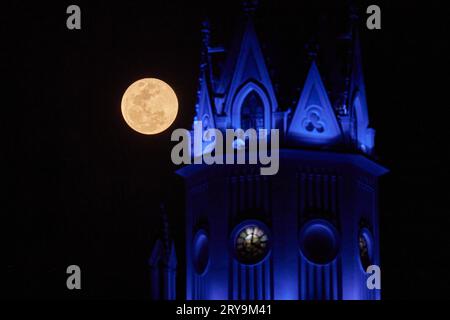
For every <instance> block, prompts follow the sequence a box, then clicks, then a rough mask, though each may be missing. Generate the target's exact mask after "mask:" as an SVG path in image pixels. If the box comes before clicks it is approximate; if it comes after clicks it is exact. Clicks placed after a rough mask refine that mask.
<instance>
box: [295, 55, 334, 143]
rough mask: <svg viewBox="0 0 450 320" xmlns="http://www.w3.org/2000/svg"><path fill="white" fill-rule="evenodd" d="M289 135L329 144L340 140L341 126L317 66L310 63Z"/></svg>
mask: <svg viewBox="0 0 450 320" xmlns="http://www.w3.org/2000/svg"><path fill="white" fill-rule="evenodd" d="M288 139H289V140H290V141H291V142H293V143H298V144H305V145H324V146H330V145H332V144H335V143H337V142H339V140H340V139H341V130H340V127H339V124H338V122H337V119H336V115H335V114H334V111H333V108H332V106H331V103H330V100H329V99H328V95H327V92H326V90H325V87H324V85H323V82H322V79H321V77H320V74H319V70H318V69H317V66H316V64H315V62H313V63H312V65H311V67H310V69H309V72H308V76H307V78H306V82H305V85H304V87H303V91H302V94H301V96H300V100H299V102H298V104H297V108H296V110H295V113H294V116H293V117H292V121H291V124H290V126H289V129H288Z"/></svg>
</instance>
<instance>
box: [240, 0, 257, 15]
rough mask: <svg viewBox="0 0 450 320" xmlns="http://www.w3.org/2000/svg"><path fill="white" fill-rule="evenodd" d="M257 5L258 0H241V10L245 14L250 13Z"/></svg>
mask: <svg viewBox="0 0 450 320" xmlns="http://www.w3.org/2000/svg"><path fill="white" fill-rule="evenodd" d="M257 7H258V0H243V1H242V10H243V11H244V13H245V14H246V15H252V14H253V13H254V12H255V11H256V8H257Z"/></svg>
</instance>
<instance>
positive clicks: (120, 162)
mask: <svg viewBox="0 0 450 320" xmlns="http://www.w3.org/2000/svg"><path fill="white" fill-rule="evenodd" d="M212 2H213V3H212ZM261 2H262V4H261V5H260V9H259V10H258V12H257V20H256V27H257V31H258V32H260V33H261V35H262V37H261V38H262V39H263V41H262V42H263V44H264V43H265V41H266V42H267V43H266V45H267V48H266V47H265V50H266V51H268V52H273V53H274V57H275V58H277V57H278V58H279V57H284V56H286V57H289V58H291V57H294V58H295V56H296V53H297V52H300V51H301V50H302V49H303V42H302V41H300V40H299V38H301V37H299V36H298V35H301V34H302V32H304V30H305V28H306V29H307V28H308V27H307V26H310V23H311V21H312V20H313V19H314V15H313V14H311V12H315V11H314V10H318V9H319V8H322V9H323V10H325V11H327V10H328V11H330V10H332V9H330V8H332V7H330V3H331V2H325V1H295V2H293V1H285V2H283V3H280V1H268V0H266V1H261ZM394 2H395V3H394ZM76 3H77V4H78V5H80V7H81V10H82V30H81V31H69V30H67V29H66V27H65V20H66V17H67V15H66V14H65V10H66V7H67V6H68V5H69V4H72V2H70V3H69V2H67V1H63V2H61V3H59V4H49V3H43V2H38V3H33V4H27V3H24V2H21V3H16V4H12V3H9V4H5V5H4V8H3V9H2V12H1V13H0V17H1V20H0V21H1V25H2V28H1V31H0V32H1V33H2V34H1V37H0V41H1V47H2V49H1V51H2V52H1V53H0V58H1V60H0V61H1V64H2V65H1V70H0V71H1V77H2V87H3V88H4V89H3V90H2V92H3V103H2V106H3V108H2V110H3V111H2V112H3V115H2V117H1V119H0V121H1V128H2V131H4V133H3V139H2V140H3V147H2V151H1V159H2V162H4V163H6V164H5V165H3V166H2V168H3V169H4V171H5V172H4V174H2V177H4V178H3V179H2V181H3V186H4V188H3V190H5V191H6V193H5V191H4V192H3V195H4V197H5V199H4V201H2V209H1V213H2V214H3V215H4V216H6V217H7V219H6V223H2V226H3V228H2V229H5V231H6V232H4V234H5V235H6V240H5V241H4V243H5V244H6V247H7V255H6V256H7V259H5V261H3V262H2V268H5V270H6V271H5V272H4V275H6V278H7V279H8V281H7V285H8V290H4V293H5V292H8V294H9V296H10V297H11V296H12V297H40V298H47V297H49V298H50V297H53V298H55V297H65V298H71V297H87V298H103V297H119V298H120V297H127V298H136V297H148V292H149V279H148V268H147V262H146V260H147V259H148V256H149V254H150V250H151V245H152V242H153V240H154V237H155V236H156V234H157V221H158V206H159V202H160V201H161V199H165V200H166V201H167V202H168V203H169V204H170V210H171V223H172V226H173V232H174V234H175V236H176V237H182V234H181V233H180V230H181V229H182V226H183V219H182V218H181V217H180V215H179V214H176V212H178V211H179V210H180V208H181V207H182V202H183V194H182V192H181V191H182V189H181V186H180V184H179V183H178V182H179V181H177V180H176V179H174V177H173V170H174V168H175V166H173V165H172V164H171V162H170V150H171V147H172V146H173V144H172V143H171V142H170V133H171V130H168V131H167V132H165V133H163V134H161V135H157V136H151V137H148V136H144V135H140V134H138V133H135V132H134V131H132V130H130V129H129V128H128V127H127V126H126V124H125V123H124V121H123V119H122V117H121V113H120V99H121V97H122V94H123V92H124V90H125V89H126V88H127V86H128V85H129V84H130V83H131V82H133V81H135V80H137V79H139V78H144V77H156V78H160V79H163V80H164V81H166V82H168V83H169V84H171V86H172V87H173V88H174V90H175V92H177V95H178V99H179V103H180V110H179V116H178V117H177V120H176V122H175V124H174V125H173V128H178V127H190V125H191V121H192V118H193V113H194V103H195V95H196V90H197V76H198V62H199V58H200V55H199V51H200V24H201V21H202V19H203V17H204V16H205V14H207V15H208V16H209V17H210V19H211V22H212V25H213V34H212V37H213V41H214V42H222V41H223V42H225V43H226V42H227V41H229V40H230V38H231V36H232V34H233V32H232V31H233V29H234V25H235V24H234V22H235V19H236V17H237V16H238V14H239V6H238V5H236V4H234V3H231V2H230V3H229V1H223V2H221V3H222V5H220V3H219V1H210V2H209V4H208V5H205V4H204V3H202V2H199V1H170V2H168V1H164V2H163V1H157V2H156V1H139V2H131V1H126V2H125V1H119V2H115V3H111V1H103V2H96V3H95V4H94V3H93V2H92V1H89V2H88V1H76ZM308 3H315V5H314V6H313V5H312V4H308ZM367 3H368V2H367ZM373 3H376V4H379V5H380V6H381V8H382V17H383V18H382V19H383V20H382V30H378V31H368V30H363V31H362V35H361V36H362V44H363V60H364V68H365V79H366V87H367V95H368V103H369V109H370V114H371V120H372V126H373V127H374V128H375V129H376V130H377V137H376V139H377V140H376V145H377V154H378V155H379V161H380V162H381V163H382V164H384V165H385V166H387V167H388V168H389V169H390V170H391V173H390V174H389V175H388V176H387V177H385V178H383V181H382V185H381V188H382V191H381V194H380V201H381V208H380V209H381V237H382V240H381V241H382V245H381V255H382V272H383V278H382V279H383V280H382V281H383V297H384V298H386V299H399V298H401V299H404V298H442V297H447V298H449V297H450V296H449V292H450V290H448V289H450V276H448V270H450V250H449V249H450V240H449V239H450V238H449V227H450V216H449V215H448V213H449V210H448V207H447V205H448V204H447V203H448V201H447V198H448V196H449V192H448V189H449V188H448V179H449V172H448V163H449V151H448V149H447V148H448V140H447V136H448V134H447V130H448V129H447V128H448V121H449V120H448V118H447V117H446V114H447V113H448V112H447V110H446V109H447V104H448V103H447V102H446V101H447V99H446V98H447V97H446V95H445V94H446V93H447V92H448V88H447V85H448V79H447V73H446V72H445V69H446V68H447V66H448V62H447V60H448V54H447V49H448V40H446V38H448V36H447V37H446V36H445V35H448V34H449V33H450V30H449V19H448V17H447V16H446V15H445V10H444V9H443V8H444V5H443V3H444V2H438V1H420V2H419V1H389V2H388V1H385V2H381V1H373ZM441 3H442V4H441ZM368 4H372V1H371V2H370V3H368ZM2 6H3V4H2ZM319 11H320V10H319ZM305 25H306V27H305ZM264 40H265V41H264ZM269 40H270V41H269ZM274 43H275V44H276V45H274ZM270 44H272V47H271V46H270ZM284 60H285V62H284V65H283V63H282V61H281V59H280V58H279V59H278V63H279V64H280V72H279V78H280V81H281V80H284V81H287V82H291V83H292V86H293V87H295V86H301V85H302V83H303V81H304V78H305V75H304V74H298V73H295V72H291V73H289V74H288V75H286V70H296V69H295V67H296V66H297V65H299V64H301V63H302V61H301V60H299V59H297V60H296V61H292V64H291V63H288V64H286V61H291V60H289V59H286V58H284ZM274 64H275V65H276V64H277V61H276V59H275V61H274ZM283 68H284V72H285V73H284V74H283ZM275 78H276V75H275ZM10 87H11V88H10ZM5 96H6V101H5V100H4V97H5ZM177 210H178V211H177ZM179 250H182V246H180V249H179ZM69 264H78V265H80V266H81V268H82V270H83V277H84V278H83V285H84V288H83V290H81V292H78V293H74V292H69V291H68V290H67V289H66V288H65V279H66V274H65V268H66V267H67V266H68V265H69Z"/></svg>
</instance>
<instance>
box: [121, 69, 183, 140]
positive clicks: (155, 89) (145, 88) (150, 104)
mask: <svg viewBox="0 0 450 320" xmlns="http://www.w3.org/2000/svg"><path fill="white" fill-rule="evenodd" d="M121 108H122V115H123V118H124V119H125V122H126V123H127V124H128V125H129V126H130V127H131V128H132V129H133V130H135V131H137V132H139V133H142V134H157V133H160V132H163V131H164V130H166V129H167V128H169V127H170V125H171V124H172V123H173V122H174V121H175V118H176V116H177V113H178V99H177V96H176V94H175V92H174V91H173V90H172V88H171V87H170V86H169V85H168V84H167V83H165V82H164V81H161V80H159V79H154V78H145V79H140V80H138V81H136V82H134V83H132V84H131V85H130V86H129V87H128V88H127V90H126V91H125V93H124V94H123V97H122V105H121Z"/></svg>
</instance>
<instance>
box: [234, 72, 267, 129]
mask: <svg viewBox="0 0 450 320" xmlns="http://www.w3.org/2000/svg"><path fill="white" fill-rule="evenodd" d="M252 91H254V92H255V93H256V94H257V95H258V96H259V98H261V101H262V103H263V108H264V128H265V129H267V130H270V129H271V103H270V100H269V97H268V95H267V93H266V90H264V88H263V87H262V86H260V85H258V84H257V83H255V82H254V81H249V82H247V83H246V84H245V85H243V86H242V87H241V88H240V89H239V90H238V91H237V93H236V95H235V97H234V99H233V103H232V109H231V126H232V127H233V128H235V129H236V128H240V127H241V108H242V104H243V103H244V101H245V98H246V97H247V96H248V95H249V94H250V93H251V92H252Z"/></svg>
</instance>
